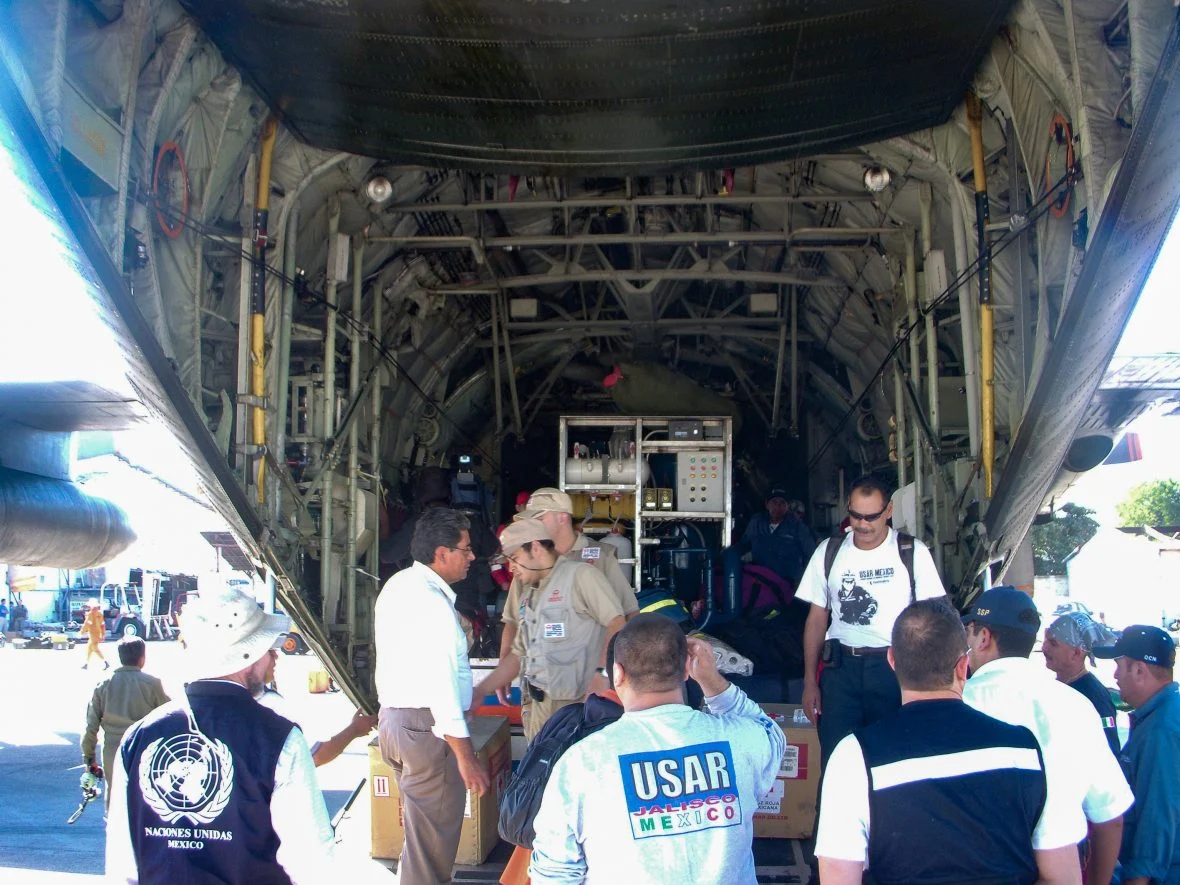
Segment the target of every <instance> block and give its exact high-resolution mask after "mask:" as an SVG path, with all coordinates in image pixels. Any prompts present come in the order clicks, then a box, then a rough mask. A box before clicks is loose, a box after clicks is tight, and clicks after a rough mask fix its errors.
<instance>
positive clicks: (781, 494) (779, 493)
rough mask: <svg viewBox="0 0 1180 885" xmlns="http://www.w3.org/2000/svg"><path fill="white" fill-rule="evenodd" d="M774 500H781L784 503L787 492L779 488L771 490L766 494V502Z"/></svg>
mask: <svg viewBox="0 0 1180 885" xmlns="http://www.w3.org/2000/svg"><path fill="white" fill-rule="evenodd" d="M775 498H782V499H783V500H784V501H786V500H787V490H786V489H780V488H773V489H771V490H770V491H769V492H767V493H766V500H767V501H773V500H774V499H775Z"/></svg>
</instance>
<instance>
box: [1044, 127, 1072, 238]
mask: <svg viewBox="0 0 1180 885" xmlns="http://www.w3.org/2000/svg"><path fill="white" fill-rule="evenodd" d="M1049 138H1050V144H1049V149H1048V150H1046V151H1045V182H1044V184H1043V185H1042V187H1044V188H1045V190H1046V191H1048V190H1049V188H1050V187H1052V186H1053V182H1052V181H1050V180H1049V160H1050V159H1051V158H1052V155H1053V154H1052V147H1053V145H1052V142H1054V141H1056V142H1057V144H1059V145H1061V144H1064V146H1065V172H1066V176H1067V178H1066V185H1067V186H1066V190H1065V191H1064V192H1063V193H1062V195H1061V196H1060V197H1058V198H1057V199H1056V200H1054V201H1053V204H1052V205H1051V206H1050V207H1049V212H1050V213H1051V214H1052V215H1053V217H1054V218H1064V217H1065V216H1066V213H1068V212H1069V201H1070V197H1071V196H1072V195H1073V162H1074V156H1073V127H1071V126H1070V125H1069V120H1067V119H1065V116H1064V115H1062V114H1060V113H1056V114H1054V115H1053V119H1052V120H1051V121H1050V123H1049Z"/></svg>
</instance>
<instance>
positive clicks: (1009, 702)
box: [963, 658, 1134, 842]
mask: <svg viewBox="0 0 1180 885" xmlns="http://www.w3.org/2000/svg"><path fill="white" fill-rule="evenodd" d="M963 700H964V701H966V702H967V703H968V704H970V705H971V706H972V707H974V708H975V709H976V710H979V711H980V712H981V713H986V714H987V715H989V716H992V717H994V718H996V719H999V720H1001V721H1002V722H1007V723H1010V724H1012V725H1023V726H1024V727H1026V728H1027V729H1029V730H1030V731H1031V732H1032V733H1033V734H1034V735H1036V737H1037V742H1038V743H1039V744H1040V745H1041V753H1042V754H1043V755H1044V757H1045V777H1046V780H1047V782H1048V798H1047V799H1046V804H1045V815H1043V817H1046V818H1047V817H1049V816H1050V813H1052V814H1054V815H1059V819H1060V820H1066V821H1068V822H1069V823H1070V825H1071V826H1072V828H1073V832H1074V834H1075V836H1076V840H1075V841H1079V842H1080V841H1081V840H1082V839H1083V838H1085V836H1086V821H1087V820H1088V821H1091V822H1093V823H1097V824H1100V823H1105V822H1106V821H1109V820H1113V819H1114V818H1116V817H1118V816H1119V815H1121V814H1122V813H1123V812H1124V811H1126V810H1127V809H1128V808H1130V807H1131V803H1132V802H1133V801H1134V797H1133V796H1132V795H1131V788H1130V786H1129V785H1128V784H1127V779H1126V777H1125V776H1124V775H1123V772H1122V769H1121V768H1120V767H1119V763H1118V760H1117V759H1115V758H1114V754H1113V753H1111V752H1110V745H1109V744H1108V743H1107V742H1106V734H1105V732H1103V730H1102V720H1100V719H1099V718H1098V713H1097V711H1095V709H1094V705H1093V704H1091V703H1090V702H1089V701H1088V700H1086V698H1085V697H1084V696H1083V695H1081V694H1080V693H1079V692H1077V691H1075V690H1074V689H1072V688H1070V687H1069V686H1068V685H1065V684H1064V683H1061V682H1057V681H1056V680H1055V679H1054V678H1053V675H1052V674H1051V673H1050V672H1049V671H1048V670H1046V669H1045V668H1044V667H1038V666H1037V665H1036V664H1034V663H1033V662H1032V661H1030V660H1029V659H1028V658H999V659H997V660H994V661H990V662H988V663H986V664H984V665H983V666H982V667H980V668H979V669H978V670H976V671H975V672H974V673H973V674H972V675H971V678H970V679H968V680H967V685H966V687H964V689H963ZM1051 809H1052V812H1051Z"/></svg>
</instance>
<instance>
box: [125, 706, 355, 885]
mask: <svg viewBox="0 0 1180 885" xmlns="http://www.w3.org/2000/svg"><path fill="white" fill-rule="evenodd" d="M115 764H116V765H117V766H118V768H119V772H120V775H119V778H118V783H119V784H127V783H130V781H129V779H128V778H127V771H126V768H125V766H124V764H123V755H122V754H121V753H120V754H119V755H118V756H116V761H115ZM270 818H271V824H272V826H273V827H274V831H275V834H276V835H277V836H278V837H279V848H278V852H277V854H276V857H275V859H276V860H277V861H278V864H279V866H281V867H282V868H283V870H284V871H285V872H286V873H287V875H288V876H289V877H290V879H291V881H292V882H293V883H294V885H305V883H306V885H322V883H324V882H331V881H334V880H335V879H336V878H338V876H339V875H340V871H339V868H338V867H337V866H336V864H335V858H334V853H335V847H336V843H335V835H334V834H333V832H332V824H331V822H330V821H329V820H328V809H327V806H325V805H324V794H323V793H321V792H320V788H319V785H318V784H317V782H316V776H315V763H314V762H313V761H312V758H311V751H310V750H308V748H307V741H306V740H305V739H304V737H303V733H302V732H301V731H300V730H299V729H298V728H292V729H291V733H290V734H289V735H287V740H286V741H285V742H284V744H283V749H282V750H281V751H280V753H279V759H278V762H277V763H275V787H274V792H273V793H272V794H271V797H270ZM106 880H107V881H109V882H118V883H120V885H124V883H125V885H137V883H138V882H139V868H138V865H137V864H136V861H135V852H134V850H133V849H132V847H131V827H130V825H129V824H128V819H127V791H126V789H117V790H115V791H114V792H113V793H112V794H111V808H110V812H109V813H108V815H107V846H106Z"/></svg>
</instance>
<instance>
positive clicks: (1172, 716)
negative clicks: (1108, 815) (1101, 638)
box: [1094, 624, 1180, 885]
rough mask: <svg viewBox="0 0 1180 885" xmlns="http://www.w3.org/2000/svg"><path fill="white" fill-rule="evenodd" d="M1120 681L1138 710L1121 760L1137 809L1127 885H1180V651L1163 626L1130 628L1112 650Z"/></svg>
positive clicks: (1131, 824)
mask: <svg viewBox="0 0 1180 885" xmlns="http://www.w3.org/2000/svg"><path fill="white" fill-rule="evenodd" d="M1094 656H1095V657H1099V658H1113V659H1114V662H1115V671H1114V681H1115V682H1117V683H1118V686H1119V691H1120V692H1121V693H1122V696H1123V700H1124V701H1126V702H1127V703H1128V704H1130V705H1131V706H1132V707H1134V708H1135V712H1134V714H1133V715H1132V716H1131V737H1130V738H1129V739H1128V740H1127V745H1126V746H1125V747H1123V752H1122V755H1121V756H1120V759H1119V761H1120V762H1122V765H1123V770H1124V771H1125V772H1126V773H1127V778H1128V779H1129V780H1130V781H1131V789H1132V790H1133V791H1134V793H1135V806H1134V807H1133V808H1132V809H1131V811H1130V812H1129V813H1128V814H1127V818H1126V822H1125V824H1124V827H1123V844H1122V849H1121V850H1120V851H1119V863H1120V864H1121V865H1122V870H1121V876H1122V880H1121V881H1122V883H1123V885H1147V883H1149V882H1151V883H1157V885H1177V883H1180V802H1178V801H1177V797H1180V766H1177V764H1176V760H1177V758H1180V694H1178V693H1177V688H1176V683H1175V681H1173V672H1172V668H1173V667H1174V666H1175V663H1176V644H1175V643H1174V642H1173V641H1172V637H1171V636H1169V635H1168V634H1167V633H1165V632H1164V631H1163V630H1161V629H1160V628H1159V627H1145V626H1142V625H1139V624H1136V625H1133V626H1131V627H1128V628H1127V629H1126V630H1124V631H1123V635H1122V636H1120V637H1119V640H1118V642H1116V643H1115V644H1114V647H1113V648H1096V649H1094Z"/></svg>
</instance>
